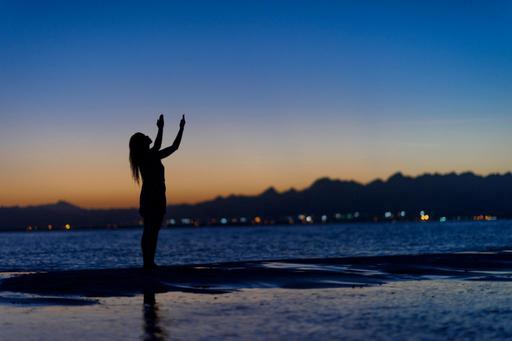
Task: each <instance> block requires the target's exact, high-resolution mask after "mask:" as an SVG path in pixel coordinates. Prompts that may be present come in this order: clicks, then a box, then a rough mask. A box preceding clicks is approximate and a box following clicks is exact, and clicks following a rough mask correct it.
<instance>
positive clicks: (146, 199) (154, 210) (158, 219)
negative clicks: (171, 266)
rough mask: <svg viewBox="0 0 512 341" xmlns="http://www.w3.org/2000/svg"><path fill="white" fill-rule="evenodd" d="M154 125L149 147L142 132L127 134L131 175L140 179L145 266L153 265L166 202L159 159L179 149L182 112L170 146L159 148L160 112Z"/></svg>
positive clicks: (161, 129) (182, 127)
mask: <svg viewBox="0 0 512 341" xmlns="http://www.w3.org/2000/svg"><path fill="white" fill-rule="evenodd" d="M156 125H157V127H158V134H157V135H156V140H155V143H154V144H153V147H151V148H150V147H149V145H150V144H151V142H152V141H151V139H150V138H149V137H148V136H146V135H144V134H142V133H135V134H133V135H132V137H131V138H130V166H131V169H132V175H133V179H134V180H135V182H137V183H140V178H141V177H142V190H141V192H140V208H139V212H140V215H141V216H142V217H143V219H144V232H143V233H142V240H141V246H142V257H143V259H144V268H145V269H152V268H155V267H156V264H155V252H156V244H157V239H158V232H159V231H160V226H161V225H162V220H163V218H164V215H165V211H166V206H167V202H166V199H165V178H164V166H163V165H162V161H161V160H162V159H163V158H166V157H168V156H169V155H171V154H172V153H174V152H175V151H176V150H178V147H179V146H180V143H181V137H182V136H183V129H184V127H185V115H183V116H182V117H181V121H180V130H179V132H178V135H176V138H175V139H174V142H173V144H172V145H171V146H170V147H167V148H164V149H160V146H161V145H162V133H163V129H164V116H163V115H160V117H159V118H158V121H157V122H156Z"/></svg>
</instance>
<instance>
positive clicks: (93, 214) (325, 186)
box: [0, 172, 512, 229]
mask: <svg viewBox="0 0 512 341" xmlns="http://www.w3.org/2000/svg"><path fill="white" fill-rule="evenodd" d="M167 211H168V212H169V213H168V215H167V218H173V219H176V220H179V219H181V218H198V219H203V220H207V219H211V218H215V219H220V218H223V217H226V218H231V217H247V218H248V219H250V218H251V217H255V216H259V217H267V218H269V219H274V220H279V219H281V218H283V217H286V216H292V217H296V216H297V215H299V214H305V215H311V216H320V215H326V216H328V217H331V216H333V215H336V214H338V215H340V214H341V215H347V214H350V215H353V214H355V213H356V212H357V217H358V219H359V220H376V219H377V220H384V219H383V217H384V215H385V214H386V212H388V215H391V217H397V216H399V212H403V214H404V217H403V218H404V219H407V220H415V219H417V218H418V216H419V212H420V211H424V212H428V214H429V215H430V216H431V217H441V216H446V217H450V218H454V217H463V218H464V217H472V216H474V215H492V216H497V217H500V218H512V173H510V172H508V173H504V174H490V175H487V176H481V175H476V174H474V173H472V172H465V173H460V174H456V173H448V174H438V173H435V174H429V173H427V174H423V175H419V176H417V177H411V176H405V175H403V174H402V173H400V172H398V173H396V174H394V175H392V176H391V177H389V178H388V179H387V180H385V181H383V180H380V179H377V180H374V181H372V182H370V183H368V184H361V183H358V182H355V181H345V180H334V179H330V178H327V177H324V178H320V179H318V180H316V181H315V182H313V183H312V184H311V186H309V187H307V188H305V189H303V190H295V189H293V188H292V189H289V190H287V191H283V192H278V191H277V190H276V189H275V188H273V187H270V188H268V189H267V190H265V191H264V192H262V193H261V194H259V195H253V196H248V195H230V196H227V197H222V196H219V197H217V198H215V199H213V200H208V201H204V202H201V203H198V204H180V205H170V206H168V210H167ZM139 221H140V217H139V214H138V212H137V209H135V208H127V209H85V208H81V207H78V206H75V205H73V204H70V203H68V202H66V201H59V202H57V203H55V204H48V205H40V206H26V207H18V206H16V207H0V229H10V228H26V227H27V226H34V227H35V226H37V227H39V228H41V229H45V228H46V227H47V225H48V224H51V225H52V226H55V227H59V226H63V225H64V224H71V225H73V226H97V227H100V226H115V225H123V226H129V225H131V226H133V225H137V224H138V223H139Z"/></svg>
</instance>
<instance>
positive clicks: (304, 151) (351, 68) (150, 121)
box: [0, 0, 512, 207]
mask: <svg viewBox="0 0 512 341" xmlns="http://www.w3.org/2000/svg"><path fill="white" fill-rule="evenodd" d="M420 3H421V4H420ZM511 23H512V2H510V1H452V2H450V1H422V2H419V1H204V2H203V1H180V2H171V1H166V2H156V1H149V2H146V1H138V2H136V1H111V2H108V1H14V0H13V1H1V2H0V160H1V161H0V162H1V172H0V206H1V205H4V206H5V205H9V206H10V205H28V204H40V203H49V202H55V201H57V200H59V199H63V200H67V201H70V202H72V203H75V204H77V205H80V206H83V207H129V206H130V207H135V206H136V205H137V204H138V193H139V188H138V187H137V185H136V184H134V182H133V181H132V179H131V177H130V169H129V163H128V140H129V138H130V136H131V134H133V133H135V132H137V131H141V132H144V133H146V134H149V135H150V136H152V137H153V138H154V135H155V134H156V131H157V128H156V119H157V117H158V113H164V114H165V118H166V126H165V131H164V145H168V144H170V143H172V141H173V139H174V136H175V134H176V132H177V131H178V123H179V118H180V116H181V114H182V113H185V114H186V116H187V126H186V128H185V133H184V138H183V141H182V146H181V148H180V150H179V151H178V152H177V153H176V154H175V155H173V156H171V157H170V158H168V159H166V160H165V161H164V165H165V167H166V179H167V197H168V201H169V202H170V203H183V202H198V201H201V200H204V199H209V198H213V197H215V196H217V195H226V194H231V193H237V194H257V193H259V192H262V191H263V190H265V189H266V188H267V187H269V186H274V187H275V188H277V189H278V190H285V189H288V188H290V187H295V188H299V189H300V188H304V187H306V186H309V185H310V184H311V182H313V181H314V180H315V179H317V178H319V177H323V176H329V177H332V178H341V179H354V180H357V181H361V182H368V181H370V180H372V179H374V178H378V177H380V178H387V177H388V176H389V175H391V174H392V173H394V172H396V171H398V170H400V171H402V172H403V173H405V174H409V175H417V174H420V173H423V172H449V171H457V172H460V171H466V170H472V171H474V172H477V173H480V174H488V173H491V172H505V171H509V170H512V154H511V149H512V24H511Z"/></svg>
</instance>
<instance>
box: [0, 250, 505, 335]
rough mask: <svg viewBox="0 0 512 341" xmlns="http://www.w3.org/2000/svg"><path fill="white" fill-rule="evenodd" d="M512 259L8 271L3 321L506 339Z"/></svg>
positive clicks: (61, 327)
mask: <svg viewBox="0 0 512 341" xmlns="http://www.w3.org/2000/svg"><path fill="white" fill-rule="evenodd" d="M511 262H512V253H510V252H508V251H499V252H498V251H496V252H463V253H453V254H428V255H415V256H378V257H345V258H337V259H301V260H286V261H284V260H282V261H278V260H276V261H259V262H230V263H217V264H210V265H207V264H202V265H190V266H185V265H183V266H169V267H163V268H161V269H160V270H158V271H156V272H152V273H149V274H148V273H145V274H144V273H143V274H142V275H141V272H142V270H140V269H135V268H133V269H99V270H68V271H53V272H45V273H42V272H41V273H24V274H17V275H16V274H12V273H11V274H4V275H3V277H4V278H3V280H2V281H1V282H0V296H1V297H0V311H1V312H2V314H1V316H2V318H1V320H0V328H1V329H2V339H5V340H16V339H20V338H22V339H24V340H36V339H37V340H41V339H43V340H46V339H52V340H68V339H76V340H85V339H95V340H103V339H104V340H107V339H125V340H139V339H148V340H149V339H152V340H154V339H156V340H159V339H161V340H164V339H176V340H207V339H212V338H214V339H256V340H259V339H261V340H263V339H265V340H268V339H272V340H282V339H290V338H292V339H300V340H311V339H339V338H343V339H349V340H350V339H353V340H357V339H370V338H371V339H377V340H394V339H405V338H416V339H446V338H455V339H493V338H498V339H503V338H508V337H511V336H512V327H510V323H509V320H510V318H511V317H512V310H511V309H510V306H512V295H511V294H512V272H511V271H509V269H511V268H512V267H511ZM149 279H151V280H149Z"/></svg>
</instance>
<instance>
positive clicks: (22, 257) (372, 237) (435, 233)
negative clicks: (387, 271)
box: [0, 221, 512, 272]
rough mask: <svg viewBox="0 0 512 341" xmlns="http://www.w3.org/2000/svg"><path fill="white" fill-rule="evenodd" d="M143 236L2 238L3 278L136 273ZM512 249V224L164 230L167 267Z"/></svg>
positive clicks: (161, 258)
mask: <svg viewBox="0 0 512 341" xmlns="http://www.w3.org/2000/svg"><path fill="white" fill-rule="evenodd" d="M141 232H142V231H141V230H140V229H128V230H94V231H69V232H64V231H62V232H37V233H28V232H8V233H0V272H7V271H24V270H26V271H35V270H38V271H44V270H56V269H62V270H64V269H91V268H119V267H132V266H138V265H140V264H141V257H140V249H139V241H140V235H141ZM509 248H510V249H512V221H496V222H474V223H473V222H471V223H463V222H459V223H443V224H441V223H428V224H421V223H410V224H408V223H400V224H398V223H397V224H351V225H307V226H261V227H225V228H222V227H215V228H174V229H163V230H162V231H161V233H160V239H159V245H158V253H157V263H159V264H162V265H171V264H185V263H210V262H224V261H241V260H262V259H285V258H326V257H341V256H361V255H384V254H387V255H389V254H418V253H431V252H432V253H434V252H436V253H437V252H454V251H469V250H472V251H484V250H490V249H493V250H494V249H509Z"/></svg>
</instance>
